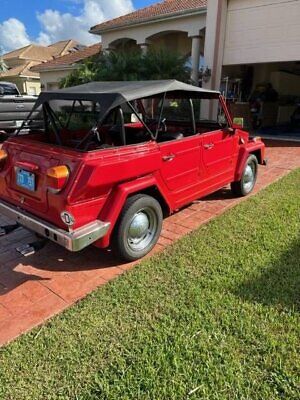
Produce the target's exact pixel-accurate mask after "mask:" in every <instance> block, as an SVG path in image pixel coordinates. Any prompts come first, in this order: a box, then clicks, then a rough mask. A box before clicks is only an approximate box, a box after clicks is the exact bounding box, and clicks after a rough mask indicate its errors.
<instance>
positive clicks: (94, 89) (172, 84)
mask: <svg viewBox="0 0 300 400" xmlns="http://www.w3.org/2000/svg"><path fill="white" fill-rule="evenodd" d="M168 92H174V93H177V94H180V95H183V96H186V97H190V98H203V99H216V98H218V97H219V96H220V93H219V92H217V91H212V90H205V89H201V88H199V87H196V86H192V85H188V84H186V83H183V82H179V81H176V80H160V81H159V80H158V81H128V82H124V81H122V82H90V83H86V84H84V85H79V86H73V87H70V88H66V89H60V90H56V91H50V92H42V93H41V94H40V95H39V97H38V99H37V102H36V104H35V108H37V107H39V106H40V105H41V104H43V103H45V102H48V101H50V100H82V101H84V100H86V101H97V102H99V103H100V105H101V109H102V110H101V114H102V115H105V114H107V113H108V112H109V111H110V110H112V109H113V108H115V107H117V106H120V105H121V104H123V103H126V102H128V101H132V100H137V99H142V98H145V97H152V96H157V95H160V94H163V93H168Z"/></svg>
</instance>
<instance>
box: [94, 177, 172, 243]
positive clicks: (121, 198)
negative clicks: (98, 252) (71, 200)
mask: <svg viewBox="0 0 300 400" xmlns="http://www.w3.org/2000/svg"><path fill="white" fill-rule="evenodd" d="M150 187H157V189H158V191H159V192H160V194H161V196H162V197H163V199H164V200H165V202H166V204H167V205H168V206H169V207H170V209H171V206H170V203H169V202H168V199H167V198H166V196H164V191H163V190H162V188H161V187H160V184H159V182H158V181H157V180H156V178H155V177H154V176H153V175H149V176H144V177H142V178H139V179H135V180H134V181H132V182H125V183H122V184H121V185H118V186H117V187H116V188H114V189H113V190H112V192H111V194H110V195H109V196H108V198H107V200H106V202H105V205H104V207H103V209H102V211H101V213H100V216H99V218H100V220H101V221H108V222H110V229H109V231H108V232H107V234H106V235H105V236H104V237H103V238H102V239H100V240H99V241H97V242H96V243H95V244H94V245H95V246H97V247H100V248H106V247H108V246H109V244H110V239H111V235H112V232H113V230H114V227H115V225H116V222H117V220H118V218H119V215H120V213H121V211H122V209H123V207H124V204H125V202H126V200H127V198H128V197H129V196H130V195H131V194H133V193H139V192H142V191H143V190H145V189H147V188H150Z"/></svg>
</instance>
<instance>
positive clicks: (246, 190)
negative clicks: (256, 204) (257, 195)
mask: <svg viewBox="0 0 300 400" xmlns="http://www.w3.org/2000/svg"><path fill="white" fill-rule="evenodd" d="M257 170H258V162H257V158H256V157H255V156H254V155H253V154H252V155H251V156H249V157H248V159H247V162H246V164H245V168H244V171H243V174H242V178H241V179H240V180H239V181H237V182H232V184H231V190H232V192H233V194H235V195H236V196H247V195H248V194H250V193H251V192H252V190H253V189H254V186H255V183H256V179H257Z"/></svg>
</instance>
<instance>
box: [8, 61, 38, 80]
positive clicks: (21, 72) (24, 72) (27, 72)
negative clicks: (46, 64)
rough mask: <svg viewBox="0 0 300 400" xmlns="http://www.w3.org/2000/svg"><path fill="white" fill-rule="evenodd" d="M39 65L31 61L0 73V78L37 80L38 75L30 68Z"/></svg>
mask: <svg viewBox="0 0 300 400" xmlns="http://www.w3.org/2000/svg"><path fill="white" fill-rule="evenodd" d="M38 64H39V63H37V62H34V61H31V62H28V63H26V64H23V65H18V66H17V67H14V68H11V69H9V70H7V71H5V72H2V73H0V78H9V77H16V76H25V77H30V78H37V79H39V77H40V76H39V74H38V73H37V72H35V71H33V70H31V68H32V67H34V66H35V65H38Z"/></svg>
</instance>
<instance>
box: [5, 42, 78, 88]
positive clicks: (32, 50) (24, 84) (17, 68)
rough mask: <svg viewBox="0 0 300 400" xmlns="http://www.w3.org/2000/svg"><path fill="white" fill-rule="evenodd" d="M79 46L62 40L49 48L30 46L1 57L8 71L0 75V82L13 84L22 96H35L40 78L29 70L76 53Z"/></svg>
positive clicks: (39, 86)
mask: <svg viewBox="0 0 300 400" xmlns="http://www.w3.org/2000/svg"><path fill="white" fill-rule="evenodd" d="M78 48H81V46H80V45H79V44H78V43H77V42H76V41H74V40H64V41H60V42H57V43H54V44H52V45H50V46H39V45H36V44H30V45H28V46H25V47H23V48H21V49H17V50H14V51H11V52H9V53H6V54H4V55H3V56H2V59H3V61H4V63H5V64H6V65H7V67H8V70H7V71H4V72H2V73H0V80H6V81H10V82H13V83H15V84H16V85H17V86H18V88H19V91H20V92H21V93H24V94H30V95H37V94H39V92H40V90H41V85H40V76H39V74H38V73H37V72H34V71H32V70H31V68H32V67H33V66H36V65H38V64H40V63H42V62H45V61H48V60H52V59H54V58H56V57H60V56H62V55H65V54H68V53H70V52H74V51H77V50H78Z"/></svg>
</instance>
